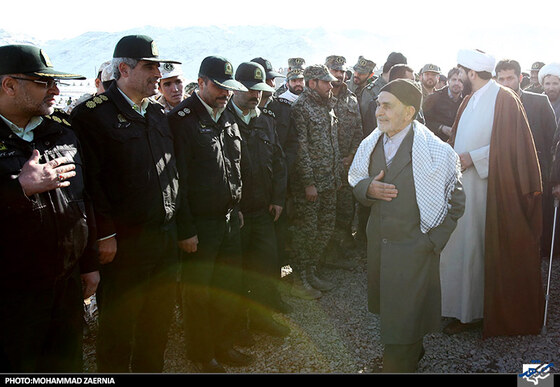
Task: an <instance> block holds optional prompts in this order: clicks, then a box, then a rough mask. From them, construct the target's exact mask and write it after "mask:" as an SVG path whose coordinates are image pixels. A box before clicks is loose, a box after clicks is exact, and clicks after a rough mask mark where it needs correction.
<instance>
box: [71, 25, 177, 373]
mask: <svg viewBox="0 0 560 387" xmlns="http://www.w3.org/2000/svg"><path fill="white" fill-rule="evenodd" d="M161 63H179V62H177V61H174V60H166V59H162V58H161V57H160V56H159V51H158V48H157V45H156V43H155V41H154V40H153V39H152V38H150V37H149V36H146V35H129V36H125V37H123V38H122V39H120V40H119V42H118V43H117V44H116V46H115V50H114V52H113V59H112V68H113V73H114V75H115V77H114V78H115V79H114V80H113V81H112V83H111V85H110V86H109V89H108V90H107V91H106V92H105V93H103V94H101V95H99V96H95V97H93V98H91V99H90V100H88V101H85V102H84V103H82V104H80V105H78V106H77V107H76V108H74V110H73V111H72V123H73V127H74V129H75V130H76V132H77V133H78V136H79V138H80V139H81V140H82V141H81V142H82V145H83V148H84V153H85V154H86V159H87V160H88V168H86V176H87V177H88V182H89V189H90V195H91V196H92V197H93V204H94V210H95V219H96V222H97V233H98V235H97V237H98V241H97V244H98V246H99V253H100V257H99V259H100V262H101V263H102V267H101V275H102V278H103V280H102V283H101V285H100V289H99V292H98V297H99V298H98V301H99V303H98V305H99V331H98V337H97V360H98V370H99V372H111V373H112V372H129V370H132V372H162V370H163V356H164V352H165V346H166V343H167V332H168V329H169V326H170V323H171V318H172V313H173V310H174V307H175V295H176V293H175V290H174V289H175V286H176V282H177V269H178V262H179V261H178V254H177V248H176V247H177V230H176V224H175V218H176V213H177V208H178V204H179V203H178V201H177V199H178V173H177V166H176V162H175V155H174V153H175V152H174V149H173V140H172V136H171V130H170V128H169V124H168V122H167V117H166V115H165V112H164V110H163V107H162V106H161V105H160V104H159V103H157V102H156V101H154V100H153V99H152V98H150V97H153V96H154V95H156V93H157V91H158V81H159V78H160V77H161V72H160V70H159V65H160V64H161ZM132 342H134V345H133V346H131V344H130V343H132Z"/></svg>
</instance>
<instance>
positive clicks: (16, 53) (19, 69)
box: [0, 44, 86, 79]
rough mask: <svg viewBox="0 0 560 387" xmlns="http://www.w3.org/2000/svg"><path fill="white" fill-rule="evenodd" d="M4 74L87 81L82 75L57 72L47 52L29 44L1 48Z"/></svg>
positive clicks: (0, 54)
mask: <svg viewBox="0 0 560 387" xmlns="http://www.w3.org/2000/svg"><path fill="white" fill-rule="evenodd" d="M4 74H27V75H35V76H37V77H48V78H64V79H86V77H84V76H82V75H78V74H70V73H66V72H61V71H56V70H55V69H54V67H53V65H52V63H51V60H50V59H49V57H48V56H47V53H46V52H45V51H43V50H42V49H40V48H39V47H36V46H32V45H27V44H10V45H6V46H2V47H0V75H4Z"/></svg>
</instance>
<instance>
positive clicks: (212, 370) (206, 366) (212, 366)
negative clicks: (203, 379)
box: [199, 359, 226, 374]
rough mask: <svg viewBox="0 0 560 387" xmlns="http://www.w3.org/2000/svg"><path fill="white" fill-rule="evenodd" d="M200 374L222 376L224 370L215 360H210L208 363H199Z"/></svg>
mask: <svg viewBox="0 0 560 387" xmlns="http://www.w3.org/2000/svg"><path fill="white" fill-rule="evenodd" d="M199 367H200V372H202V373H205V374H223V373H226V369H225V368H224V366H222V365H221V364H220V363H219V362H218V361H217V360H216V359H212V360H210V361H209V362H205V363H199Z"/></svg>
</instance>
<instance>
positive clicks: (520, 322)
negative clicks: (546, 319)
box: [449, 87, 544, 337]
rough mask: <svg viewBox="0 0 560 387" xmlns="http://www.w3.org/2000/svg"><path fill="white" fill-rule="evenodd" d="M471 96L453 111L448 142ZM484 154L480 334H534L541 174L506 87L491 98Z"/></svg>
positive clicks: (538, 316)
mask: <svg viewBox="0 0 560 387" xmlns="http://www.w3.org/2000/svg"><path fill="white" fill-rule="evenodd" d="M470 97H471V96H470V95H469V96H467V97H466V98H465V99H464V101H463V103H462V104H461V106H460V107H459V111H458V112H457V117H456V119H455V123H454V125H453V132H452V135H451V137H450V139H449V143H450V144H451V145H453V143H454V140H455V133H456V130H457V125H458V123H459V118H460V117H461V115H462V113H463V111H464V110H465V107H466V106H467V103H468V101H469V100H470ZM489 158H490V160H489V167H488V168H489V172H488V194H487V208H486V231H485V252H484V265H485V269H484V323H483V324H484V325H483V336H484V337H491V336H499V335H526V334H538V333H539V332H540V329H541V327H542V323H543V316H544V290H543V285H542V278H541V257H540V235H541V230H542V221H541V218H542V211H541V206H542V186H541V173H540V167H539V162H538V159H537V152H536V150H535V144H534V141H533V136H532V134H531V130H530V128H529V123H528V121H527V116H526V114H525V109H524V108H523V105H522V103H521V101H520V100H519V97H518V96H517V95H516V94H515V93H514V92H513V91H511V90H510V89H507V88H505V87H501V88H500V91H499V92H498V96H497V97H496V108H495V112H494V124H493V126H492V135H491V139H490V156H489Z"/></svg>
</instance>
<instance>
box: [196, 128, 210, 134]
mask: <svg viewBox="0 0 560 387" xmlns="http://www.w3.org/2000/svg"><path fill="white" fill-rule="evenodd" d="M198 131H199V132H200V133H202V134H208V133H212V132H213V131H212V128H207V127H206V126H201V127H200V128H199V129H198Z"/></svg>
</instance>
